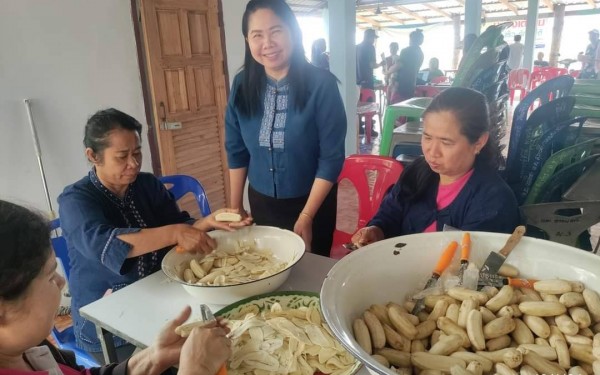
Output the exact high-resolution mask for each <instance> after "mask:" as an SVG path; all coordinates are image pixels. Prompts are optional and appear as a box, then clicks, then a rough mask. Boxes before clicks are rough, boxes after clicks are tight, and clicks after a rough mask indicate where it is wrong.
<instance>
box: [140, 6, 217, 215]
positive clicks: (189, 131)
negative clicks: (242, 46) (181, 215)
mask: <svg viewBox="0 0 600 375" xmlns="http://www.w3.org/2000/svg"><path fill="white" fill-rule="evenodd" d="M218 2H219V0H141V1H140V5H141V15H142V30H143V35H144V42H145V52H146V63H147V68H148V69H147V70H148V78H149V86H150V93H151V100H152V109H153V115H154V124H152V125H153V126H154V130H155V134H156V138H157V143H158V150H159V154H160V165H161V169H162V174H163V175H171V174H186V175H190V176H194V177H195V178H197V179H198V180H199V181H200V183H201V184H202V185H203V186H204V189H205V190H206V193H207V196H208V201H209V203H210V206H211V208H212V209H213V211H214V210H215V209H218V208H222V207H225V205H226V200H227V199H228V197H229V181H228V174H227V173H226V171H227V169H226V156H225V150H224V139H225V138H224V128H225V125H224V116H225V107H226V103H227V92H226V91H227V90H226V84H225V82H226V77H225V72H224V65H225V64H224V62H223V61H224V58H223V48H222V46H223V44H222V43H221V25H220V21H219V20H220V17H219V3H218ZM180 205H181V206H182V208H183V209H185V210H186V211H188V212H190V214H192V216H194V217H200V216H201V215H200V213H199V210H198V207H197V205H196V203H195V201H194V200H193V198H192V197H191V195H188V196H187V197H185V198H184V199H183V200H181V201H180Z"/></svg>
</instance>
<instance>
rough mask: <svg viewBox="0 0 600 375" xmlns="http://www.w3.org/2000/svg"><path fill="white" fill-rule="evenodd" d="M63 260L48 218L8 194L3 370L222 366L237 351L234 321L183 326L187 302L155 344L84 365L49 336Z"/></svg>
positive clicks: (2, 247)
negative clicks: (186, 330) (182, 331)
mask: <svg viewBox="0 0 600 375" xmlns="http://www.w3.org/2000/svg"><path fill="white" fill-rule="evenodd" d="M56 267H57V263H56V256H55V255H54V252H53V251H52V249H51V244H50V226H49V225H48V222H47V221H46V220H45V219H44V218H43V217H42V216H41V215H39V214H37V213H35V212H32V211H30V210H28V209H26V208H24V207H21V206H18V205H16V204H14V203H10V202H6V201H3V200H0V374H20V375H26V374H32V375H33V374H38V375H39V374H64V375H74V374H80V375H126V374H128V375H135V374H140V375H142V374H143V375H152V374H170V373H171V372H170V371H169V368H170V367H172V366H174V365H176V364H178V365H179V371H178V374H179V375H193V374H216V373H217V371H218V370H219V368H220V367H221V366H222V364H223V362H225V361H226V360H227V358H228V357H229V355H230V354H231V340H229V338H227V336H226V334H227V332H229V329H228V328H226V327H225V326H224V325H223V322H222V321H220V320H219V321H218V322H217V323H213V324H212V325H209V326H204V327H202V328H200V327H197V328H194V330H193V331H192V332H191V334H190V336H188V337H187V338H182V337H180V336H179V335H177V334H176V333H175V327H177V326H179V325H181V324H182V323H184V322H185V321H186V320H187V319H188V318H189V316H190V313H191V309H190V307H189V306H187V307H186V308H185V309H184V310H183V311H182V312H181V313H180V314H179V316H178V317H177V318H175V319H174V320H171V321H170V322H168V324H167V325H165V327H164V328H163V329H162V330H161V332H160V333H159V335H158V337H157V338H156V340H155V342H154V343H153V344H152V345H151V346H150V347H149V348H146V349H144V350H142V351H140V352H139V353H136V354H134V355H133V356H132V357H131V358H128V359H127V360H125V361H124V362H123V363H120V364H117V363H111V364H108V365H106V366H102V367H97V368H91V369H83V368H82V367H81V366H78V365H77V363H76V362H75V355H74V354H73V352H72V351H62V350H58V349H56V347H54V346H53V345H52V344H50V343H49V342H48V341H46V337H48V335H49V333H50V330H51V329H52V327H53V326H54V318H55V317H56V311H57V310H58V306H59V304H60V298H61V294H62V293H61V290H62V289H63V287H64V286H65V279H64V278H63V277H62V276H61V275H60V274H58V273H57V272H56ZM40 343H41V344H40Z"/></svg>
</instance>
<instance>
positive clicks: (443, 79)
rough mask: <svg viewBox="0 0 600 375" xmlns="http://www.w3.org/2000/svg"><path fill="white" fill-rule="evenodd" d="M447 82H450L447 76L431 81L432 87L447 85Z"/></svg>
mask: <svg viewBox="0 0 600 375" xmlns="http://www.w3.org/2000/svg"><path fill="white" fill-rule="evenodd" d="M446 82H450V78H448V77H446V76H440V77H435V78H432V79H431V84H432V85H437V84H439V83H446Z"/></svg>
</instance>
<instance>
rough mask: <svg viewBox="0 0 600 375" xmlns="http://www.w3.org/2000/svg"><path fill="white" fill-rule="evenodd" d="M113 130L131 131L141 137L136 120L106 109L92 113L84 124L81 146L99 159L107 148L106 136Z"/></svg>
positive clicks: (139, 126) (122, 113)
mask: <svg viewBox="0 0 600 375" xmlns="http://www.w3.org/2000/svg"><path fill="white" fill-rule="evenodd" d="M115 129H125V130H131V131H135V132H136V133H138V135H139V136H140V137H141V135H142V124H140V123H139V122H138V120H136V119H134V118H133V117H131V116H129V115H128V114H127V113H124V112H121V111H119V110H118V109H114V108H108V109H103V110H101V111H98V112H96V113H94V114H93V115H92V117H90V118H89V119H88V121H87V123H86V124H85V134H84V137H83V145H84V146H85V147H86V148H88V147H89V148H91V149H92V151H94V153H95V154H96V155H98V158H100V159H101V158H102V153H103V152H104V149H106V148H107V147H108V146H109V144H108V135H109V133H110V132H111V131H112V130H115Z"/></svg>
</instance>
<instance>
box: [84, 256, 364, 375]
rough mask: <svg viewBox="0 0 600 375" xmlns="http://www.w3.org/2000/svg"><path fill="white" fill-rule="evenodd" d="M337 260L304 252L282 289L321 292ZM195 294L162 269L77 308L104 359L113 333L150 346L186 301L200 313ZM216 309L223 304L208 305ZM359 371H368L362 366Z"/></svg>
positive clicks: (111, 356)
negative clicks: (92, 327)
mask: <svg viewBox="0 0 600 375" xmlns="http://www.w3.org/2000/svg"><path fill="white" fill-rule="evenodd" d="M335 262H336V260H334V259H331V258H326V257H322V256H320V255H315V254H310V253H306V254H305V255H304V256H303V257H302V259H301V260H300V262H298V264H296V265H295V266H294V267H293V268H292V271H291V273H290V276H289V278H288V279H287V281H286V282H285V283H284V284H283V285H282V286H281V287H280V288H279V289H278V290H281V291H294V290H297V291H309V292H320V291H321V285H322V284H323V280H324V279H325V277H326V276H327V273H328V272H329V270H330V269H331V267H333V265H334V264H335ZM200 303H202V301H201V300H199V299H198V298H196V297H193V296H191V295H190V294H188V293H187V292H186V291H185V290H184V289H183V288H182V287H181V285H180V284H178V283H176V282H172V281H170V280H169V279H168V278H167V276H165V274H164V273H163V272H162V271H158V272H156V273H153V274H152V275H150V276H148V277H146V278H144V279H142V280H140V281H137V282H135V283H133V284H131V285H129V286H127V287H125V288H123V289H121V290H119V291H117V292H115V293H113V294H111V295H109V296H107V297H104V298H102V299H99V300H98V301H96V302H92V303H90V304H89V305H87V306H84V307H82V308H81V310H79V312H80V314H81V316H83V317H85V318H86V319H88V320H90V321H91V322H93V323H94V324H95V325H96V328H97V330H98V335H99V337H100V340H101V342H102V348H103V352H104V357H105V360H106V362H107V363H111V362H115V361H116V354H115V351H114V350H115V349H114V343H113V340H112V336H111V333H112V334H115V335H117V336H119V337H122V338H123V339H125V340H127V341H129V342H130V343H132V344H134V345H135V346H137V347H139V348H145V347H148V346H150V345H151V344H152V343H153V342H154V339H155V338H156V336H157V335H158V333H159V331H160V330H161V329H162V327H163V326H164V325H165V324H166V323H167V322H168V321H169V320H172V319H173V318H175V317H176V316H177V315H178V314H179V313H180V312H181V310H182V309H183V308H184V306H186V305H190V306H191V307H192V317H194V316H200V312H199V305H200ZM209 307H210V308H211V309H212V311H213V312H217V311H218V310H220V309H221V308H223V307H224V305H209ZM359 374H368V372H367V370H365V369H364V367H363V368H362V369H361V371H360V372H359Z"/></svg>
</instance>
